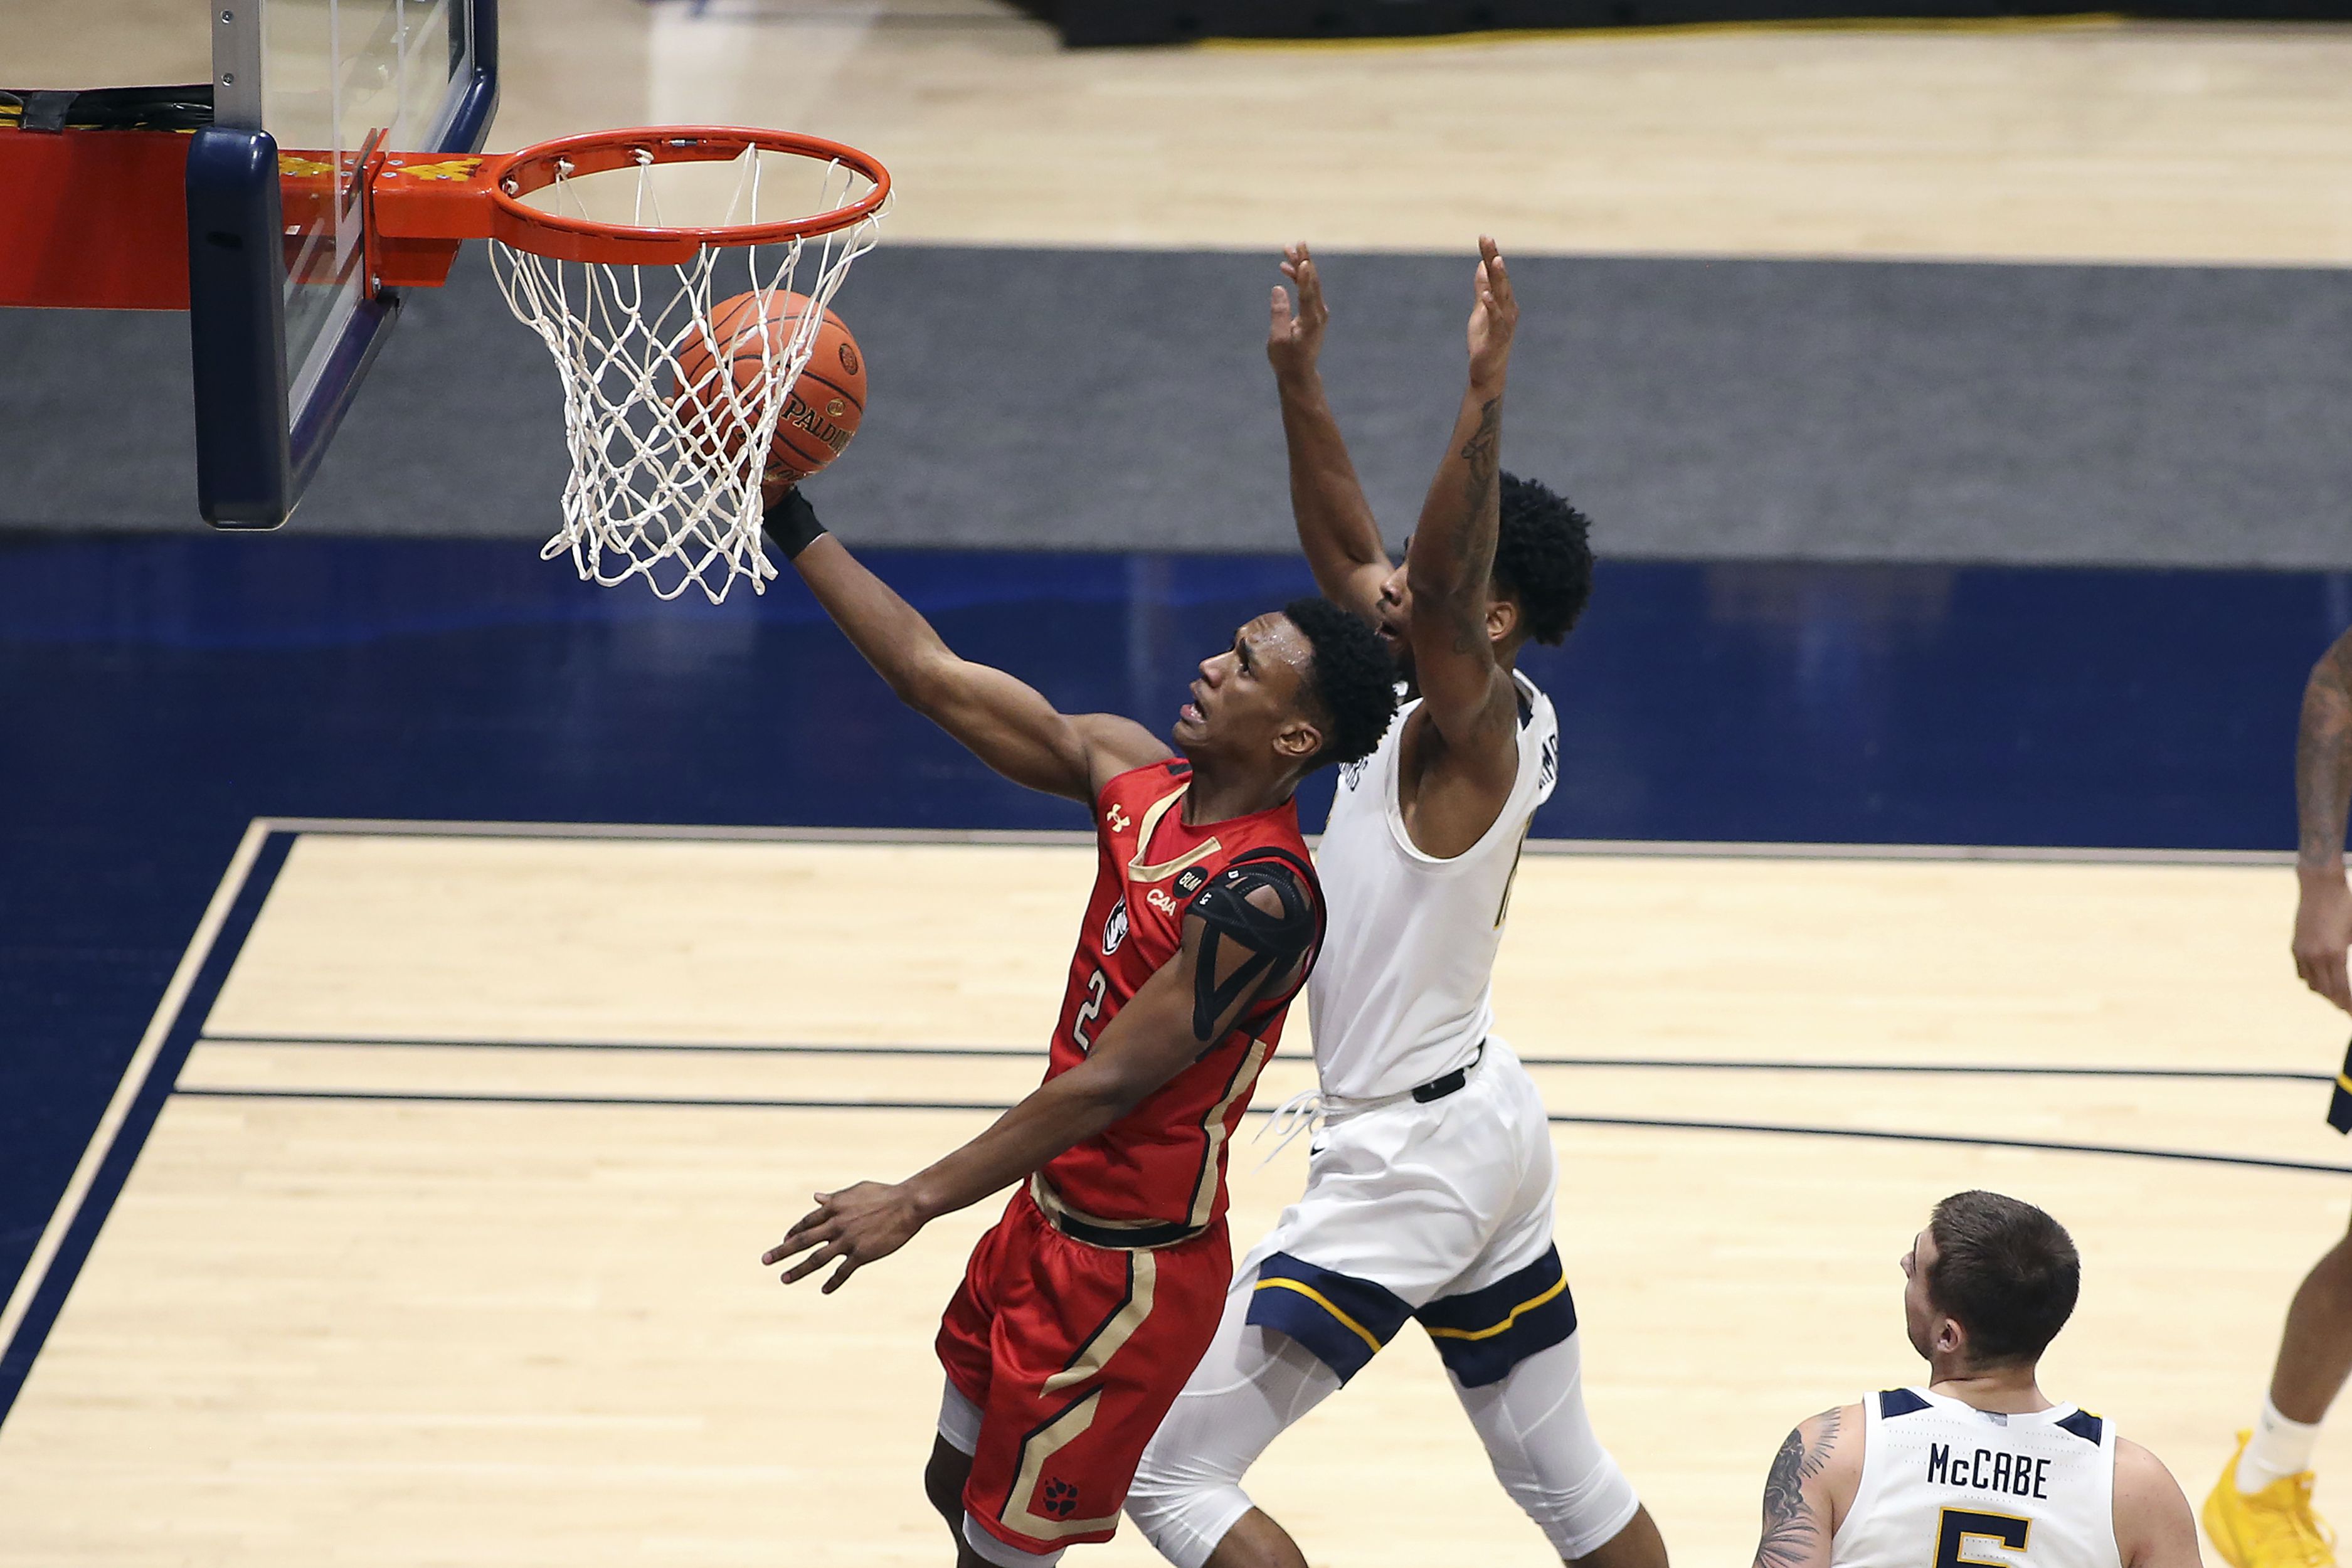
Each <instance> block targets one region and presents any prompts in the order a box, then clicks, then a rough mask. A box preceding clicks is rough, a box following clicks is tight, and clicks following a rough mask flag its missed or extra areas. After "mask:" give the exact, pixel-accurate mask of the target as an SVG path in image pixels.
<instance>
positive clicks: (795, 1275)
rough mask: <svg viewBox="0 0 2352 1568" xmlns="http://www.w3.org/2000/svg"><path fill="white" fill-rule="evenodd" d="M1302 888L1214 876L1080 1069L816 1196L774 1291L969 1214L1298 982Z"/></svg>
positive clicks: (1311, 932) (861, 1263) (1310, 945)
mask: <svg viewBox="0 0 2352 1568" xmlns="http://www.w3.org/2000/svg"><path fill="white" fill-rule="evenodd" d="M1315 898H1316V894H1315V892H1314V890H1313V889H1310V888H1308V887H1307V885H1306V883H1305V881H1304V879H1302V878H1300V877H1299V876H1298V875H1297V873H1296V872H1294V871H1293V870H1292V869H1291V868H1289V867H1288V866H1287V865H1286V864H1285V863H1283V862H1281V861H1279V860H1274V859H1270V858H1269V859H1264V860H1258V859H1245V860H1241V861H1237V862H1235V863H1234V864H1233V865H1231V866H1228V867H1226V868H1225V869H1224V870H1223V871H1222V872H1220V873H1218V875H1217V876H1216V878H1215V879H1213V880H1212V881H1211V882H1210V883H1209V884H1208V886H1206V887H1205V888H1203V889H1201V891H1200V893H1199V894H1198V895H1197V896H1195V898H1194V899H1193V900H1192V905H1191V907H1190V908H1189V909H1188V910H1187V911H1186V914H1185V920H1184V940H1183V945H1182V947H1181V948H1180V949H1179V950H1178V952H1177V954H1176V956H1175V957H1174V958H1173V959H1171V960H1170V961H1169V962H1168V963H1165V964H1163V965H1162V966H1161V967H1160V969H1159V971H1158V972H1157V973H1154V974H1153V975H1152V976H1151V978H1150V979H1149V980H1147V981H1145V982H1144V983H1143V984H1142V985H1141V987H1139V989H1138V990H1137V991H1136V993H1135V995H1134V996H1133V997H1132V998H1131V999H1129V1002H1128V1004H1127V1005H1125V1006H1124V1007H1121V1008H1120V1009H1119V1010H1118V1016H1116V1017H1114V1018H1112V1019H1111V1021H1110V1022H1109V1023H1108V1024H1107V1025H1106V1026H1104V1027H1103V1031H1102V1034H1101V1036H1100V1037H1098V1038H1097V1040H1096V1042H1095V1046H1094V1049H1093V1050H1092V1051H1091V1052H1090V1053H1089V1054H1088V1055H1087V1059H1086V1060H1085V1061H1083V1062H1081V1063H1079V1064H1078V1065H1077V1066H1076V1067H1074V1068H1071V1069H1070V1070H1069V1071H1067V1072H1066V1073H1062V1074H1060V1075H1058V1076H1056V1077H1055V1078H1051V1079H1047V1080H1046V1081H1045V1083H1043V1084H1041V1085H1040V1086H1038V1088H1037V1089H1034V1091H1032V1092H1031V1093H1030V1094H1029V1096H1028V1097H1027V1098H1026V1099H1024V1100H1022V1101H1021V1103H1020V1104H1018V1105H1016V1106H1014V1107H1013V1109H1012V1110H1008V1111H1006V1112H1005V1113H1004V1114H1003V1116H1000V1117H998V1118H997V1119H996V1121H995V1123H994V1125H992V1126H991V1127H990V1128H989V1129H988V1131H985V1132H982V1134H981V1135H980V1136H979V1137H977V1138H974V1139H973V1140H972V1141H971V1142H969V1143H966V1144H965V1145H963V1147H961V1148H960V1149H958V1150H956V1151H955V1152H953V1153H951V1154H949V1155H948V1156H947V1157H946V1158H944V1159H942V1160H940V1161H939V1162H938V1163H935V1164H933V1165H931V1166H930V1167H929V1168H928V1169H926V1170H923V1171H920V1172H918V1173H916V1174H914V1175H912V1176H910V1177H908V1179H907V1180H905V1181H903V1182H898V1183H888V1184H886V1183H880V1182H860V1183H858V1184H856V1186H854V1187H847V1188H845V1189H843V1190H842V1191H840V1192H837V1193H819V1194H816V1203H817V1206H816V1207H815V1208H814V1209H812V1210H811V1211H810V1212H809V1213H808V1214H806V1215H803V1216H802V1218H801V1220H800V1222H799V1223H798V1224H796V1225H794V1226H793V1228H792V1229H791V1231H790V1232H788V1233H787V1234H786V1235H785V1237H784V1239H783V1240H782V1242H780V1243H778V1244H777V1245H776V1246H775V1247H771V1248H770V1249H769V1250H768V1251H767V1252H765V1253H763V1254H761V1258H760V1261H761V1262H762V1263H765V1264H770V1265H773V1264H776V1263H781V1262H782V1261H783V1260H784V1259H786V1258H793V1257H795V1256H796V1255H799V1254H803V1253H805V1254H807V1256H805V1257H803V1258H800V1261H799V1262H797V1263H794V1264H793V1266H792V1267H791V1268H788V1269H786V1270H785V1271H784V1275H783V1280H784V1283H785V1284H787V1285H789V1284H792V1283H793V1282H794V1281H795V1280H799V1279H806V1278H807V1277H808V1276H809V1275H811V1274H814V1273H815V1272H816V1271H817V1270H818V1269H820V1268H824V1266H825V1265H826V1264H828V1263H832V1262H835V1261H836V1260H838V1262H839V1264H840V1267H839V1268H835V1270H834V1272H833V1276H832V1278H830V1279H827V1280H826V1281H825V1282H824V1289H825V1290H826V1291H827V1292H831V1291H833V1290H835V1289H839V1287H840V1286H841V1283H842V1282H843V1281H844V1280H845V1279H848V1278H849V1277H850V1276H851V1275H852V1274H854V1273H856V1271H857V1270H858V1269H859V1268H863V1267H865V1266H866V1264H868V1263H871V1262H873V1261H874V1260H875V1259H877V1258H887V1257H888V1256H889V1255H890V1254H891V1253H893V1252H896V1251H898V1248H900V1247H904V1246H905V1245H906V1244H907V1243H908V1240H910V1239H911V1238H912V1237H914V1235H915V1233H916V1232H917V1231H919V1230H920V1229H921V1228H922V1227H923V1226H925V1225H928V1224H929V1222H930V1221H932V1220H934V1219H937V1218H938V1217H939V1216H940V1215H943V1214H953V1213H954V1212H955V1211H956V1210H958V1209H962V1208H969V1207H971V1205H973V1204H976V1203H978V1202H980V1201H981V1200H982V1198H985V1197H987V1196H988V1195H989V1194H992V1193H997V1192H1002V1191H1003V1189H1004V1188H1006V1187H1008V1186H1010V1185H1012V1184H1013V1183H1014V1182H1017V1181H1019V1180H1021V1179H1022V1178H1023V1177H1024V1176H1026V1175H1028V1174H1029V1173H1031V1172H1033V1171H1035V1170H1038V1169H1039V1168H1041V1167H1042V1166H1044V1165H1045V1163H1046V1162H1048V1161H1050V1160H1052V1159H1053V1158H1054V1157H1055V1155H1057V1154H1059V1153H1061V1152H1063V1151H1064V1150H1066V1149H1069V1148H1072V1147H1074V1146H1075V1145H1076V1144H1079V1143H1083V1142H1086V1141H1087V1139H1089V1138H1092V1137H1094V1136H1095V1135H1096V1134H1097V1133H1098V1132H1100V1131H1103V1130H1104V1129H1105V1128H1107V1127H1108V1126H1109V1125H1110V1124H1111V1123H1112V1122H1114V1121H1118V1119H1119V1118H1120V1117H1122V1116H1125V1115H1126V1114H1127V1113H1128V1112H1129V1111H1130V1110H1134V1109H1135V1108H1136V1107H1137V1106H1138V1105H1140V1104H1141V1103H1142V1102H1143V1100H1145V1099H1146V1098H1147V1097H1148V1096H1150V1094H1151V1093H1152V1092H1153V1091H1154V1090H1156V1089H1160V1087H1161V1086H1162V1085H1164V1084H1165V1083H1167V1082H1168V1080H1169V1079H1172V1078H1174V1077H1175V1076H1176V1075H1177V1074H1178V1073H1180V1072H1181V1071H1183V1070H1184V1068H1187V1067H1189V1066H1190V1065H1192V1062H1194V1061H1195V1060H1197V1059H1198V1058H1200V1056H1201V1055H1202V1052H1204V1051H1206V1050H1208V1049H1210V1048H1211V1047H1213V1046H1215V1045H1216V1044H1217V1042H1218V1041H1220V1040H1222V1039H1223V1038H1224V1037H1225V1036H1226V1035H1227V1034H1229V1033H1231V1032H1232V1031H1233V1029H1234V1027H1235V1026H1237V1025H1238V1024H1239V1023H1240V1022H1241V1020H1242V1019H1243V1018H1244V1016H1246V1015H1247V1014H1249V1013H1250V1011H1251V1010H1252V1009H1254V1008H1260V1007H1263V1006H1264V1005H1265V1004H1267V1003H1269V1002H1274V1001H1279V1000H1283V999H1286V998H1287V997H1288V996H1289V995H1290V994H1292V993H1294V992H1296V991H1297V989H1298V987H1299V986H1300V984H1303V983H1304V982H1305V980H1306V978H1307V975H1306V971H1307V967H1308V965H1309V964H1310V963H1312V962H1313V959H1314V951H1315V942H1316V936H1317V931H1318V921H1317V915H1316V909H1315V903H1314V900H1315Z"/></svg>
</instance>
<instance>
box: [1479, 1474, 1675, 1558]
mask: <svg viewBox="0 0 2352 1568" xmlns="http://www.w3.org/2000/svg"><path fill="white" fill-rule="evenodd" d="M1495 1475H1496V1479H1498V1480H1500V1481H1501V1482H1502V1483H1503V1489H1504V1490H1506V1491H1507V1492H1509V1493H1510V1494H1511V1500H1512V1501H1514V1502H1516V1503H1517V1504H1518V1505H1519V1508H1520V1510H1522V1511H1523V1512H1525V1513H1526V1514H1527V1516H1528V1518H1529V1519H1531V1520H1533V1521H1535V1522H1536V1526H1537V1528H1538V1529H1539V1530H1541V1531H1543V1532H1544V1537H1545V1539H1546V1540H1548V1541H1549V1542H1551V1544H1552V1550H1553V1551H1555V1552H1559V1554H1560V1556H1561V1557H1562V1558H1564V1559H1566V1560H1568V1561H1570V1562H1574V1561H1576V1560H1577V1559H1578V1558H1580V1557H1588V1556H1590V1555H1591V1554H1592V1553H1593V1552H1595V1551H1597V1550H1599V1549H1600V1548H1601V1547H1602V1546H1605V1545H1607V1544H1608V1543H1609V1542H1611V1541H1612V1540H1614V1539H1615V1538H1616V1536H1617V1533H1618V1531H1622V1530H1623V1529H1624V1528H1625V1526H1626V1524H1627V1523H1628V1522H1630V1521H1632V1519H1633V1515H1634V1514H1635V1513H1636V1512H1638V1511H1640V1510H1641V1506H1642V1500H1641V1499H1640V1497H1638V1496H1637V1495H1636V1494H1635V1493H1634V1490H1633V1482H1632V1481H1631V1480H1628V1479H1626V1476H1625V1472H1624V1471H1623V1470H1622V1469H1620V1468H1618V1466H1617V1461H1616V1459H1615V1458H1612V1457H1611V1455H1610V1453H1609V1451H1608V1450H1607V1449H1605V1448H1603V1449H1601V1450H1599V1451H1598V1452H1597V1453H1595V1454H1593V1455H1591V1456H1590V1458H1588V1460H1587V1462H1586V1464H1585V1465H1584V1466H1582V1467H1581V1468H1580V1471H1579V1473H1576V1474H1570V1475H1563V1474H1561V1473H1559V1468H1558V1467H1554V1466H1546V1465H1542V1464H1540V1463H1528V1464H1503V1463H1499V1462H1498V1463H1497V1464H1496V1467H1495Z"/></svg>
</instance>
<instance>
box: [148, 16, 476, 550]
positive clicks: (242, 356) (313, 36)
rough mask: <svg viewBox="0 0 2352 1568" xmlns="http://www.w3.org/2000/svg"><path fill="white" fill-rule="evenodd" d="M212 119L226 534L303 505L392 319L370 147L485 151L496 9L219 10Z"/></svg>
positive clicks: (214, 319) (209, 381) (208, 338)
mask: <svg viewBox="0 0 2352 1568" xmlns="http://www.w3.org/2000/svg"><path fill="white" fill-rule="evenodd" d="M210 3H211V17H212V31H213V103H214V113H213V123H212V125H211V126H209V127H207V128H206V129H205V130H203V131H200V132H197V134H196V136H195V139H194V143H193V145H192V146H191V147H190V149H189V153H188V165H187V193H188V234H189V242H190V259H189V270H188V278H189V298H188V305H189V312H190V320H189V331H190V338H191V342H192V346H193V349H194V372H195V395H196V466H197V492H198V500H199V504H200V506H201V507H202V510H203V512H204V515H205V521H209V522H211V523H213V524H214V525H215V526H216V527H220V528H275V527H277V526H278V524H279V523H281V522H283V521H286V518H287V516H288V515H289V513H290V512H291V511H292V510H294V506H295V503H296V502H297V501H298V500H300V498H301V494H302V489H303V488H304V486H305V485H306V484H308V482H309V480H310V475H311V473H312V471H313V470H314V469H315V468H317V466H318V461H319V458H320V455H321V454H322V453H323V452H324V451H325V449H326V447H327V443H328V442H329V440H330V439H331V437H333V435H334V431H335V426H336V425H337V423H338V422H339V421H340V420H341V417H342V415H343V412H344V410H345V409H346V408H347V407H349V406H350V404H351V399H352V394H353V393H354V392H355V391H356V390H357V389H358V386H359V384H360V381H361V380H362V377H363V376H364V375H365V374H366V373H367V368H368V365H369V363H370V362H371V361H372V360H373V356H374V353H375V352H376V349H377V347H378V346H379V344H380V342H381V341H382V338H383V333H384V331H386V330H387V329H388V328H389V327H390V326H391V325H392V322H393V320H394V316H395V315H396V314H397V312H398V310H399V300H398V297H397V296H396V295H394V294H392V293H389V292H379V291H375V290H373V289H371V287H370V279H368V277H367V274H366V266H365V260H366V252H365V247H364V245H363V243H362V240H363V235H362V201H361V195H362V184H361V181H360V173H361V169H362V164H363V163H364V161H365V159H366V158H367V156H368V155H369V154H370V153H373V152H374V151H376V150H378V149H379V148H381V149H384V150H390V151H398V152H403V153H453V154H457V153H476V152H478V151H480V149H481V146H482V142H483V141H484V139H485V138H486V137H487V136H488V132H489V126H490V118H491V115H492V114H493V113H494V112H495V111H496V109H497V106H498V26H497V11H496V5H497V0H210Z"/></svg>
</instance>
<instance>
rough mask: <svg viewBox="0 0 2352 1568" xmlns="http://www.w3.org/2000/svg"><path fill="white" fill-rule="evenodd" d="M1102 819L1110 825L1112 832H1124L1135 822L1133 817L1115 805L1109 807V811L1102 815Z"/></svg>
mask: <svg viewBox="0 0 2352 1568" xmlns="http://www.w3.org/2000/svg"><path fill="white" fill-rule="evenodd" d="M1103 820H1104V821H1105V822H1107V823H1108V824H1109V825H1110V830H1111V831H1112V832H1113V833H1124V832H1126V831H1127V830H1128V829H1129V827H1131V826H1134V823H1135V819H1134V818H1133V817H1131V816H1128V815H1127V813H1125V812H1123V811H1121V810H1120V809H1119V808H1118V806H1116V805H1114V806H1112V807H1111V808H1110V811H1109V813H1108V815H1106V816H1104V817H1103Z"/></svg>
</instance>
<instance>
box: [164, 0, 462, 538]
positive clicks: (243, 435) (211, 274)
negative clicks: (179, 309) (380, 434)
mask: <svg viewBox="0 0 2352 1568" xmlns="http://www.w3.org/2000/svg"><path fill="white" fill-rule="evenodd" d="M470 24H471V32H472V37H471V44H472V47H471V50H470V53H471V55H472V58H473V62H474V65H473V75H472V78H471V79H470V80H469V81H467V84H466V88H465V92H464V96H463V97H462V98H461V99H460V100H459V102H458V106H457V112H456V114H455V115H454V116H453V117H452V118H451V121H450V123H449V129H448V130H447V132H445V133H444V134H443V136H442V137H441V140H440V142H439V144H438V145H436V146H434V147H430V148H415V149H407V148H404V149H402V151H404V152H406V151H416V152H435V153H478V152H480V151H481V150H482V143H483V142H486V141H488V138H489V133H490V121H491V120H492V119H493V118H494V117H495V116H496V115H497V113H498V106H499V68H498V64H499V47H498V39H499V25H498V0H473V6H472V10H471V13H470ZM187 198H188V347H189V353H190V357H191V359H192V362H193V368H194V392H195V413H196V506H197V510H199V511H200V512H201V513H202V514H203V516H204V519H205V521H206V522H208V523H211V524H212V525H213V526H214V527H215V528H221V529H237V530H262V529H272V528H276V527H278V525H279V524H281V523H283V522H284V521H286V520H287V519H288V518H289V517H290V516H291V515H293V511H294V508H295V505H296V503H297V502H299V500H301V497H302V490H303V488H304V487H305V486H306V485H308V484H309V483H310V476H311V474H312V473H314V472H316V471H317V468H318V466H319V459H320V458H321V457H323V456H324V455H325V453H326V449H327V444H328V442H329V441H331V440H332V439H333V438H334V434H335V429H336V427H337V426H339V425H341V423H342V418H343V416H344V414H345V413H346V412H348V411H349V409H350V407H351V405H352V396H353V395H354V394H355V393H356V392H357V391H358V388H359V383H360V380H361V378H362V375H363V374H365V372H366V370H367V366H368V364H369V363H370V362H371V361H373V359H374V358H375V355H376V353H377V351H378V349H379V348H381V347H382V343H383V334H384V333H385V332H386V331H389V330H390V329H391V327H392V323H393V322H394V321H395V320H396V319H397V318H398V316H399V313H400V301H399V299H398V298H397V297H396V296H394V295H393V294H391V293H390V292H388V291H387V292H385V293H383V294H380V295H378V296H376V297H374V298H373V299H368V300H362V301H361V302H360V306H359V308H358V309H357V310H354V311H353V312H352V318H351V320H350V321H347V322H346V323H345V324H344V327H343V332H342V337H341V341H339V342H337V343H336V345H335V349H334V353H333V358H332V359H331V361H330V362H329V365H330V367H329V371H328V374H327V375H326V376H325V377H324V378H322V379H321V382H320V387H321V391H320V394H319V395H318V396H317V397H316V398H315V399H314V400H313V402H312V404H311V406H310V407H309V408H308V409H306V410H304V413H303V416H302V418H301V419H300V420H299V423H295V424H292V425H289V406H288V397H289V386H288V374H287V366H286V353H285V341H286V293H285V287H284V285H285V276H284V263H283V261H282V260H281V259H280V248H279V246H280V235H281V232H282V225H283V207H282V204H281V202H280V199H279V188H278V143H277V142H276V141H275V140H273V139H272V138H271V137H270V135H269V134H268V132H264V131H238V130H230V129H228V128H226V127H223V126H216V125H215V126H207V127H205V129H203V130H201V131H199V132H196V133H195V136H194V138H193V140H192V141H191V142H190V144H189V148H188V174H187Z"/></svg>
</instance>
